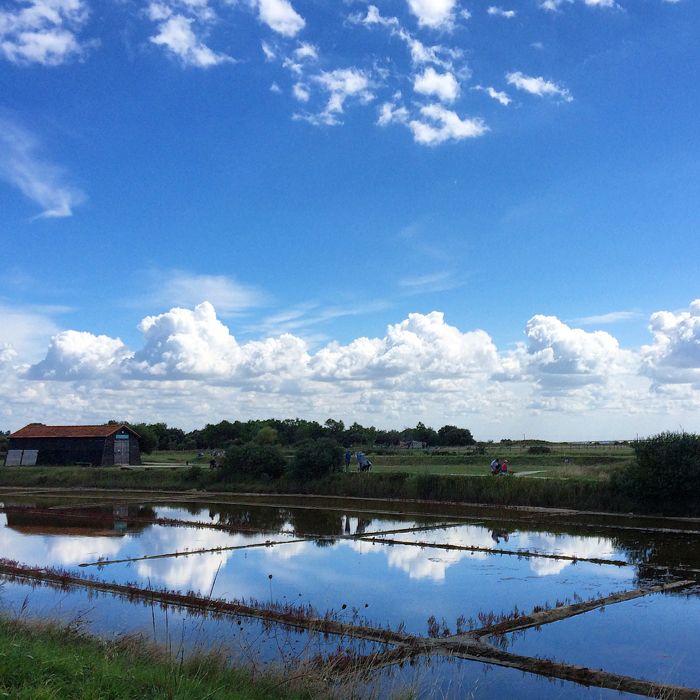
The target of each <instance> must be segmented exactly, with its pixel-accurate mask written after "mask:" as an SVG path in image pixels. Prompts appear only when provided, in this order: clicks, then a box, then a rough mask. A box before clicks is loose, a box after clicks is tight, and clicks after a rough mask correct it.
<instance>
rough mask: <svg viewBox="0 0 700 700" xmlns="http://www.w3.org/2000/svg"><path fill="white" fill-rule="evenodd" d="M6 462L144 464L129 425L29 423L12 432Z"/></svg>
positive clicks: (101, 464)
mask: <svg viewBox="0 0 700 700" xmlns="http://www.w3.org/2000/svg"><path fill="white" fill-rule="evenodd" d="M5 464H6V465H7V466H11V465H20V464H21V465H27V466H29V465H35V464H47V465H63V464H91V465H93V466H95V467H99V466H103V467H106V466H114V465H120V464H122V465H126V464H141V450H140V448H139V435H138V433H136V432H135V431H133V430H132V429H131V428H130V427H129V426H127V425H123V424H121V425H120V424H116V423H113V424H111V425H44V424H43V423H30V424H29V425H27V426H25V427H24V428H22V429H21V430H18V431H17V432H16V433H12V434H11V435H10V441H9V445H8V449H7V458H6V460H5Z"/></svg>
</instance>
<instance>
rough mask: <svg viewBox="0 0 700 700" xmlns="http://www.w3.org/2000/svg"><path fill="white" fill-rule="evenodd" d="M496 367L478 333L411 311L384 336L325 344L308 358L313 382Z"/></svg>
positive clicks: (414, 377)
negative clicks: (341, 343) (461, 329)
mask: <svg viewBox="0 0 700 700" xmlns="http://www.w3.org/2000/svg"><path fill="white" fill-rule="evenodd" d="M498 367H499V360H498V353H497V351H496V346H495V345H494V343H493V341H492V340H491V338H490V337H489V335H488V334H487V333H485V332H484V331H470V332H467V333H462V332H461V331H460V330H459V329H458V328H456V327H454V326H450V325H449V324H447V323H445V318H444V314H442V313H441V312H439V311H433V312H431V313H429V314H419V313H413V314H409V315H408V318H407V319H405V320H404V321H402V322H401V323H397V324H395V325H391V326H389V327H388V329H387V335H386V336H385V337H384V338H373V339H370V338H358V339H357V340H354V341H352V343H350V344H349V345H339V344H338V343H330V344H329V345H327V346H326V347H325V348H323V349H321V350H319V351H318V352H317V353H316V355H315V356H314V357H313V358H312V360H311V369H312V372H313V376H314V377H315V378H317V379H324V380H328V379H334V380H335V379H344V380H349V379H355V380H357V379H360V380H364V379H372V378H374V379H386V378H388V377H404V378H406V379H407V380H408V381H424V380H426V379H433V378H445V377H455V376H466V375H469V374H482V375H486V374H489V373H490V372H493V371H496V370H497V369H498ZM419 377H420V380H419Z"/></svg>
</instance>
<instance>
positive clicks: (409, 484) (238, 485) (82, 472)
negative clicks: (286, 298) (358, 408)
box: [0, 467, 631, 512]
mask: <svg viewBox="0 0 700 700" xmlns="http://www.w3.org/2000/svg"><path fill="white" fill-rule="evenodd" d="M218 478H219V474H218V473H217V472H214V471H211V470H209V469H200V468H195V469H190V470H188V469H149V470H122V469H115V468H113V467H111V468H110V467H106V468H105V467H102V468H93V467H82V468H81V467H5V468H0V486H15V487H21V486H30V487H63V488H104V489H123V490H126V489H131V490H139V489H143V490H163V491H185V490H189V489H197V490H207V491H220V492H225V491H230V492H251V493H302V494H315V495H327V496H350V497H363V498H385V499H387V498H388V499H420V500H432V501H451V502H464V503H483V504H493V505H514V506H532V507H542V508H572V509H575V510H598V511H603V510H605V511H611V512H615V511H617V512H620V511H629V510H631V507H630V504H629V502H628V501H627V499H625V498H624V497H623V496H621V495H620V494H619V493H618V492H617V490H616V489H615V488H614V487H613V486H612V485H611V482H610V481H591V480H583V479H518V478H514V477H512V476H508V477H494V476H485V477H482V476H445V475H438V474H428V473H420V474H408V473H406V472H392V473H384V474H383V473H372V472H370V473H357V472H350V473H334V474H330V475H328V476H326V477H323V478H320V479H314V480H312V481H306V482H301V483H300V482H298V481H293V480H290V479H289V478H287V477H282V478H280V479H277V480H265V481H219V480H218Z"/></svg>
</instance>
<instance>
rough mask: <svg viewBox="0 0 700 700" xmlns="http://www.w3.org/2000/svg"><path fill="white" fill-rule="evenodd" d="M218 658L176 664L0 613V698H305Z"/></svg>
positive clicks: (148, 650)
mask: <svg viewBox="0 0 700 700" xmlns="http://www.w3.org/2000/svg"><path fill="white" fill-rule="evenodd" d="M281 681H282V679H280V678H276V677H273V676H269V675H268V676H260V675H258V676H256V677H255V678H254V677H253V675H252V673H251V672H250V671H247V670H239V669H231V668H227V667H226V666H225V659H224V658H223V657H219V656H217V655H214V654H211V655H200V656H193V657H191V658H189V659H185V660H184V661H175V660H173V659H171V658H169V657H168V655H167V654H166V652H165V651H164V650H162V649H160V648H158V647H155V646H152V645H149V644H147V643H146V642H144V641H142V640H140V639H139V638H135V637H127V638H123V639H121V640H118V641H109V642H105V641H102V640H99V639H95V638H92V637H88V636H86V635H84V634H80V633H78V632H76V631H75V630H73V629H71V628H65V627H59V626H55V625H50V624H45V623H44V624H32V623H28V622H23V621H18V620H11V619H7V618H2V617H0V697H9V698H13V699H14V700H63V699H65V698H71V700H102V699H104V700H107V699H110V700H112V699H115V700H116V699H117V698H119V699H120V700H131V699H132V698H133V700H146V699H147V700H156V699H157V700H161V699H162V700H166V699H167V700H175V699H176V700H201V699H202V698H207V699H208V700H224V699H225V700H243V699H246V700H257V699H258V698H259V699H260V700H267V699H269V700H274V699H277V698H279V699H282V698H309V697H311V696H312V695H311V693H310V692H309V691H308V690H306V691H304V690H297V691H291V690H289V689H287V688H286V687H285V686H284V684H283V683H282V682H281Z"/></svg>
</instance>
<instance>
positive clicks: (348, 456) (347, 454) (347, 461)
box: [345, 450, 352, 472]
mask: <svg viewBox="0 0 700 700" xmlns="http://www.w3.org/2000/svg"><path fill="white" fill-rule="evenodd" d="M351 459H352V452H350V450H345V471H346V472H349V471H350V460H351Z"/></svg>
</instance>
